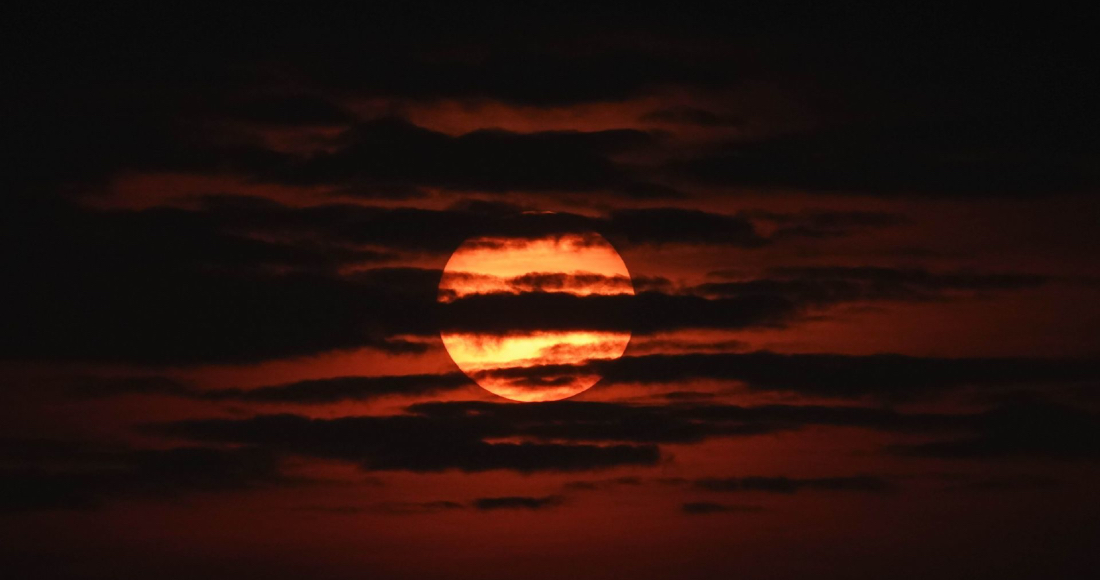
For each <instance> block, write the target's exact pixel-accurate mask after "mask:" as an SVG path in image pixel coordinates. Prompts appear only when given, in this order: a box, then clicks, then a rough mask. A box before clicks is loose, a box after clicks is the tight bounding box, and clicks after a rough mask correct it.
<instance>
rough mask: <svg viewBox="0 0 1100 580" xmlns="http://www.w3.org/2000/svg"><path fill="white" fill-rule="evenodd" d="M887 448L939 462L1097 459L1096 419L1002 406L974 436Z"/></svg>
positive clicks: (1099, 429)
mask: <svg viewBox="0 0 1100 580" xmlns="http://www.w3.org/2000/svg"><path fill="white" fill-rule="evenodd" d="M890 449H891V451H893V452H894V453H897V454H900V455H906V456H911V457H935V458H943V459H1002V458H1020V457H1038V458H1046V459H1060V460H1074V459H1077V460H1080V459H1084V460H1096V459H1097V458H1098V457H1100V416H1097V414H1096V413H1093V412H1090V411H1087V410H1084V409H1078V408H1073V407H1069V406H1065V405H1057V404H1051V403H1042V402H1036V401H1032V402H1029V403H1015V404H1007V405H1002V406H1000V407H998V408H995V409H993V410H991V411H989V412H988V413H986V414H984V415H983V416H982V417H981V420H980V423H979V430H978V432H977V433H976V434H975V435H972V436H967V437H959V438H954V439H943V440H936V441H931V442H927V443H917V444H903V445H895V446H893V447H891V448H890Z"/></svg>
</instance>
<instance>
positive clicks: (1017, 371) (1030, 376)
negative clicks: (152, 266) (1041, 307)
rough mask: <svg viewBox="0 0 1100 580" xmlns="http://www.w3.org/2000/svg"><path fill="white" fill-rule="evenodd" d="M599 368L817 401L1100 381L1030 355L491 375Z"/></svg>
mask: <svg viewBox="0 0 1100 580" xmlns="http://www.w3.org/2000/svg"><path fill="white" fill-rule="evenodd" d="M585 370H592V371H596V372H598V373H600V374H601V375H602V376H604V377H605V380H607V381H611V382H626V383H638V384H672V383H676V382H678V381H687V380H699V379H712V380H727V381H739V382H742V383H744V384H745V385H746V386H747V387H748V388H749V389H752V390H759V391H783V392H790V393H798V394H802V395H811V396H815V397H836V398H860V397H873V398H879V399H886V400H890V399H894V400H905V399H919V398H922V397H935V396H937V395H940V394H943V393H945V392H949V391H951V390H957V389H960V388H964V387H978V388H1001V389H1006V390H1007V389H1016V388H1026V387H1035V388H1040V389H1042V388H1049V387H1052V386H1073V385H1077V384H1085V383H1088V382H1090V381H1095V380H1096V379H1097V378H1098V377H1100V361H1097V360H1095V359H1054V358H1049V359H1044V358H1030V357H989V358H935V357H913V356H906V355H899V354H876V355H838V354H809V353H807V354H784V353H774V352H768V351H757V352H746V353H681V354H651V355H640V356H625V357H622V358H620V359H617V360H613V361H607V360H593V361H590V362H588V363H586V364H585V365H582V367H580V368H578V367H577V366H571V365H544V366H541V367H522V368H520V367H517V368H501V369H494V370H492V371H486V373H487V374H490V375H492V376H496V377H505V378H507V377H512V376H524V377H536V376H541V375H542V374H545V375H546V376H556V375H559V374H562V373H566V372H571V373H578V372H584V371H585Z"/></svg>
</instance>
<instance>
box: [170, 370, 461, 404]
mask: <svg viewBox="0 0 1100 580" xmlns="http://www.w3.org/2000/svg"><path fill="white" fill-rule="evenodd" d="M470 384H471V381H470V379H469V378H467V377H466V375H464V374H462V373H460V372H454V373H447V374H421V375H393V376H379V377H334V378H327V379H309V380H304V381H296V382H293V383H287V384H282V385H271V386H264V387H257V388H253V389H220V390H208V391H189V392H188V393H187V396H191V397H196V398H201V399H209V400H215V401H220V400H233V401H251V402H256V403H298V404H319V403H335V402H339V401H348V400H367V399H373V398H377V397H382V396H386V395H406V396H414V395H427V394H432V393H436V392H439V391H444V390H452V389H457V388H459V387H463V386H467V385H470Z"/></svg>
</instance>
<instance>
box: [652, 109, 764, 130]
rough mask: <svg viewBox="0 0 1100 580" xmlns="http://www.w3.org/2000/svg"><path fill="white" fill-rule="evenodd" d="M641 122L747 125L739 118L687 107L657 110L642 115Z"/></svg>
mask: <svg viewBox="0 0 1100 580" xmlns="http://www.w3.org/2000/svg"><path fill="white" fill-rule="evenodd" d="M641 120H642V121H656V122H659V123H673V124H680V125H700V126H703V127H740V126H741V125H743V124H744V123H745V120H744V119H742V118H739V117H734V116H731V115H719V114H718V113H714V112H712V111H708V110H706V109H699V108H696V107H686V106H679V107H668V108H664V109H655V110H653V111H650V112H648V113H646V114H644V115H642V116H641Z"/></svg>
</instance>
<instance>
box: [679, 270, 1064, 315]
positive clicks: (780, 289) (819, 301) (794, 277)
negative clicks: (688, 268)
mask: <svg viewBox="0 0 1100 580" xmlns="http://www.w3.org/2000/svg"><path fill="white" fill-rule="evenodd" d="M712 274H713V275H718V276H729V275H731V274H733V273H728V274H726V273H721V272H714V273H712ZM1047 282H1049V278H1048V277H1046V276H1038V275H1032V274H1015V273H995V274H983V273H974V272H948V273H934V272H928V271H926V270H920V269H897V268H884V267H873V266H863V267H815V268H774V269H772V270H769V271H768V272H767V276H766V277H763V278H755V279H747V280H738V281H735V282H711V283H706V284H701V285H699V286H697V287H695V288H693V289H692V290H693V291H695V292H698V293H700V294H702V295H706V296H722V297H739V296H752V295H767V296H783V297H786V298H787V299H789V300H791V301H792V302H797V303H799V304H805V305H812V306H825V305H830V304H837V303H842V302H861V301H876V300H899V301H926V300H940V299H945V298H948V297H950V296H952V295H953V294H960V293H962V294H967V293H968V294H974V293H981V292H994V291H1006V290H1020V289H1026V288H1036V287H1039V286H1042V285H1043V284H1045V283H1047Z"/></svg>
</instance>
